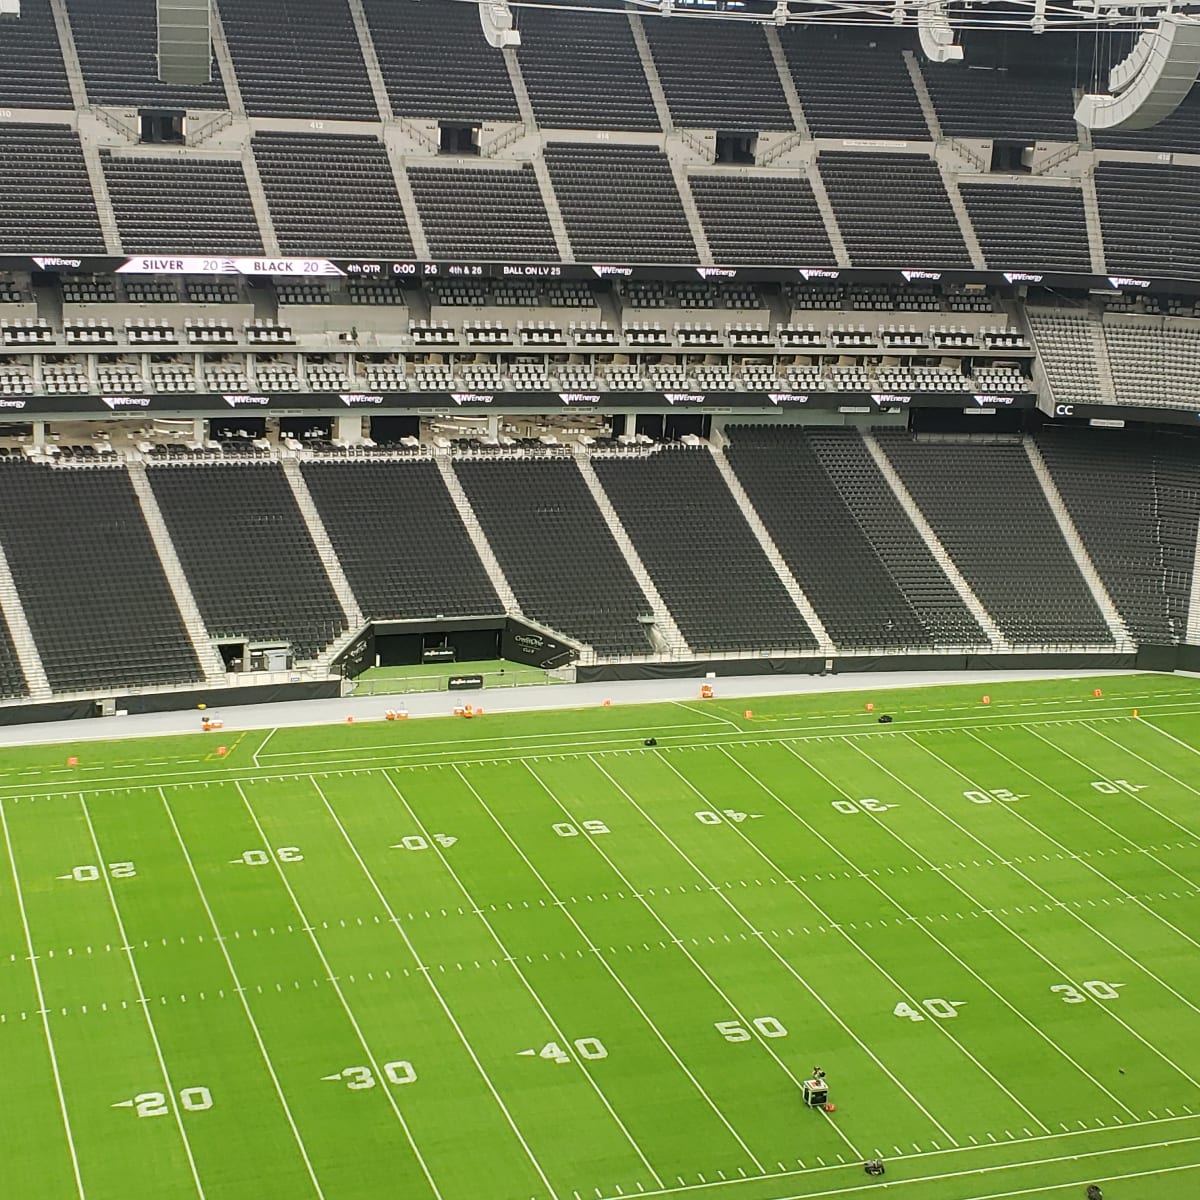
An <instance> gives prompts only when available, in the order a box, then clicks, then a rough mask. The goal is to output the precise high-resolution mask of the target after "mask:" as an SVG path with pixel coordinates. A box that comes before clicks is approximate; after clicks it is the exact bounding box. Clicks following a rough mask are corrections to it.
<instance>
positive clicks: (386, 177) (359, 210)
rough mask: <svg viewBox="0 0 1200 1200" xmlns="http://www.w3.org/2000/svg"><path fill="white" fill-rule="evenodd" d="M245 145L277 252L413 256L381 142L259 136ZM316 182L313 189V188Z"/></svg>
mask: <svg viewBox="0 0 1200 1200" xmlns="http://www.w3.org/2000/svg"><path fill="white" fill-rule="evenodd" d="M251 145H252V146H253V149H254V159H255V162H256V163H257V164H258V173H259V176H260V178H261V179H262V185H263V191H264V192H265V193H266V197H267V207H268V208H270V210H271V222H272V224H273V225H274V227H275V234H276V236H277V237H278V239H279V249H280V250H281V252H282V253H284V254H291V255H297V256H300V257H304V256H309V255H311V256H314V257H325V256H329V257H333V258H339V257H341V258H349V257H354V256H356V255H372V256H375V257H378V258H390V257H393V256H394V257H398V258H411V257H412V254H413V246H412V237H411V236H410V234H409V231H408V223H407V221H406V220H405V217H404V209H403V208H402V207H401V205H400V197H399V196H398V195H397V194H396V180H395V178H394V176H393V175H392V168H391V164H390V163H389V162H388V155H387V150H386V149H385V148H384V146H383V143H382V142H380V141H377V140H376V139H375V138H373V137H327V136H321V135H319V134H296V133H261V134H258V135H257V136H256V137H255V138H254V139H253V141H252V143H251ZM318 179H319V180H320V187H316V188H314V187H313V186H312V184H313V181H314V180H318Z"/></svg>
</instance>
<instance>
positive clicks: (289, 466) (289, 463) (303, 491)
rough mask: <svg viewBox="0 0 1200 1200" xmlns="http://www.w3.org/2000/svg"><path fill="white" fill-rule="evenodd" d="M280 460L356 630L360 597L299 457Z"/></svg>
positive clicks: (361, 620)
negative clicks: (311, 489) (319, 508)
mask: <svg viewBox="0 0 1200 1200" xmlns="http://www.w3.org/2000/svg"><path fill="white" fill-rule="evenodd" d="M281 462H282V464H283V474H284V478H286V479H287V481H288V484H289V486H290V487H291V489H292V495H293V496H295V498H296V507H297V508H299V509H300V515H301V516H302V517H303V518H304V524H305V526H306V527H307V528H308V535H309V537H311V538H312V540H313V545H314V546H316V548H317V554H318V555H319V556H320V559H321V563H322V565H323V566H324V568H325V574H326V575H328V576H329V582H330V584H332V585H333V590H334V594H335V595H336V596H337V598H338V602H339V603H340V604H341V606H342V612H343V613H344V614H345V616H346V623H347V624H348V625H349V627H350V629H352V630H356V631H357V630H359V629H361V628H362V626H363V624H364V623H365V622H364V618H363V614H362V609H361V608H359V606H358V601H357V600H356V599H355V598H354V592H353V590H352V589H351V587H350V581H349V580H348V579H347V578H346V575H345V573H344V572H343V571H342V564H341V563H340V562H339V561H338V556H337V552H336V551H335V550H334V548H333V543H332V542H331V541H330V540H329V534H328V533H326V531H325V522H324V521H322V520H321V514H320V513H319V512H317V506H316V504H314V503H313V498H312V493H311V492H310V491H309V490H308V484H307V483H305V482H304V476H303V474H301V471H300V463H299V461H298V460H297V459H295V458H290V457H288V458H284V459H282V460H281Z"/></svg>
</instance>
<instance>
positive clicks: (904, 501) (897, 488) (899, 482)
mask: <svg viewBox="0 0 1200 1200" xmlns="http://www.w3.org/2000/svg"><path fill="white" fill-rule="evenodd" d="M863 442H864V443H865V444H866V447H867V452H868V453H869V454H870V456H871V458H872V459H874V461H875V465H876V466H877V467H878V468H879V470H880V472H881V474H882V475H883V477H884V479H886V480H887V483H888V486H889V487H890V488H891V489H892V494H893V495H894V496H895V497H896V499H897V500H898V501H899V502H900V506H901V508H903V509H904V511H905V513H907V514H908V519H909V520H910V521H911V522H912V523H913V528H914V529H916V531H917V533H918V534H920V537H921V541H923V542H924V543H925V548H926V549H927V550H928V551H929V553H930V554H932V555H933V558H934V561H935V562H936V563H937V564H938V566H940V567H941V568H942V570H943V571H944V572H945V573H946V578H947V579H949V580H950V584H951V586H952V587H953V588H954V590H955V591H956V592H957V593H958V597H959V599H960V600H961V601H962V602H963V604H965V605H966V607H967V610H968V611H969V612H970V614H971V616H973V617H974V618H975V620H976V621H978V622H979V624H980V626H981V628H982V629H983V632H984V633H985V634H986V635H987V639H988V642H989V643H990V645H991V647H992V649H993V650H1000V651H1003V650H1007V649H1008V648H1009V646H1008V643H1007V642H1006V641H1005V639H1004V635H1003V634H1002V633H1001V632H1000V627H999V626H998V625H997V624H996V622H995V621H993V620H992V618H991V615H990V614H989V613H988V611H987V609H985V608H984V607H983V605H982V604H981V603H980V600H979V597H978V596H976V595H975V593H974V591H973V590H972V589H971V585H970V584H969V583H968V582H967V581H966V579H965V578H963V574H962V572H961V571H960V570H959V569H958V567H957V566H956V565H955V563H954V560H953V559H952V558H951V557H950V555H949V553H948V552H947V550H946V547H945V546H943V545H942V541H941V539H940V538H939V537H938V535H937V534H936V533H934V532H933V528H932V526H931V525H930V524H929V522H928V521H926V520H925V514H924V513H923V512H921V510H920V509H919V508H918V507H917V502H916V501H915V500H914V499H913V498H912V493H911V492H910V491H909V490H908V488H907V487H905V486H904V480H903V479H901V478H900V476H899V475H898V474H897V473H896V468H895V467H893V466H892V464H891V461H890V460H889V459H888V456H887V455H886V454H884V452H883V447H882V446H881V445H880V444H879V443H878V442H877V441H876V440H875V438H874V436H873V435H872V434H869V433H864V434H863Z"/></svg>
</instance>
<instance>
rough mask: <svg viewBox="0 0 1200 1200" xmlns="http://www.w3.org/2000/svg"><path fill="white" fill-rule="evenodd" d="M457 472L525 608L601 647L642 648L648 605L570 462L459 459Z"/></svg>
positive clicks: (607, 650) (607, 651)
mask: <svg viewBox="0 0 1200 1200" xmlns="http://www.w3.org/2000/svg"><path fill="white" fill-rule="evenodd" d="M454 471H455V474H456V475H457V476H458V478H459V479H460V480H461V481H462V485H463V487H464V489H465V490H466V493H467V495H468V497H469V498H470V500H471V506H472V508H474V510H475V515H476V516H477V517H478V518H479V523H480V525H481V526H482V527H483V531H484V533H485V535H486V536H487V539H488V543H489V544H490V545H491V547H492V550H493V551H494V552H495V555H496V558H497V559H498V560H499V562H500V568H501V570H502V571H503V572H504V575H505V578H506V579H507V580H508V582H509V585H510V586H511V587H512V589H513V592H514V593H515V594H516V597H517V603H518V604H519V605H520V606H521V611H522V612H523V613H524V614H525V615H526V616H528V617H532V618H533V619H534V620H536V621H540V622H542V623H543V624H545V625H548V626H550V627H551V628H552V629H556V630H558V631H559V632H561V633H563V634H566V635H567V636H568V637H572V638H577V639H579V640H580V641H583V642H585V643H587V644H588V645H590V646H592V647H594V648H595V650H596V652H597V653H598V654H601V655H617V654H648V653H650V649H651V648H650V644H649V642H648V641H647V639H646V635H645V633H644V632H643V631H642V627H641V625H640V624H639V623H638V617H639V616H640V615H643V614H645V613H647V612H649V610H650V606H649V604H648V602H647V601H646V598H645V596H643V595H642V591H641V588H640V587H638V584H637V581H636V580H635V579H634V578H633V575H632V574H631V573H630V570H629V567H628V566H627V565H626V563H625V559H624V557H623V556H622V554H621V551H620V550H619V549H618V548H617V545H616V543H615V542H614V541H613V538H612V534H611V533H609V530H608V526H607V525H606V524H605V523H604V518H603V517H602V516H601V515H600V510H599V509H598V508H597V507H596V502H595V500H594V499H593V498H592V494H591V492H589V491H588V488H587V484H586V483H585V482H584V480H583V476H582V475H581V474H580V473H579V468H578V467H577V466H576V465H575V463H574V461H573V460H571V459H568V458H540V457H539V458H527V459H519V460H516V461H510V460H504V461H494V460H493V461H488V460H486V459H458V460H456V461H455V463H454Z"/></svg>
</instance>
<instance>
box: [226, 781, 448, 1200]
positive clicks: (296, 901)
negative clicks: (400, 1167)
mask: <svg viewBox="0 0 1200 1200" xmlns="http://www.w3.org/2000/svg"><path fill="white" fill-rule="evenodd" d="M234 787H236V788H237V793H238V795H239V796H240V797H241V798H242V803H243V804H244V805H245V807H246V812H248V813H249V814H250V819H251V820H252V821H253V822H254V828H255V829H257V830H258V836H259V837H260V838H261V839H262V845H264V846H269V845H270V844H271V842H270V840H269V839H268V838H267V832H266V830H265V829H263V827H262V822H261V821H259V819H258V814H257V813H256V812H255V811H254V809H253V808H252V807H251V805H250V798H249V797H248V796H247V795H246V793H245V791H244V790H243V789H242V785H241V783H240V782H238V781H236V780H235V781H234ZM271 861H272V862H273V863H274V864H275V871H276V873H277V874H278V875H279V880H280V882H281V883H282V884H283V886H284V889H285V890H286V891H287V894H288V896H290V897H291V901H292V905H293V907H294V908H295V909H296V913H297V915H298V916H299V917H300V924H301V925H302V926H303V927H304V929H305V931H306V932H307V934H308V937H309V940H310V941H311V942H312V945H313V949H314V950H315V951H316V952H317V957H318V958H319V959H320V960H321V966H323V967H324V968H325V976H326V978H327V979H328V980H329V982H330V984H331V985H332V987H333V990H334V991H335V992H336V993H337V998H338V999H339V1000H340V1001H341V1002H342V1008H344V1009H345V1010H346V1017H347V1019H348V1020H349V1022H350V1026H351V1028H352V1029H353V1030H354V1033H355V1035H356V1036H357V1038H358V1043H359V1045H360V1046H362V1048H363V1053H364V1054H365V1055H366V1056H367V1061H368V1062H369V1063H370V1064H371V1069H372V1070H373V1071H374V1072H375V1078H376V1079H384V1078H386V1076H385V1075H384V1073H383V1069H382V1068H381V1067H380V1065H379V1060H378V1058H376V1056H375V1052H374V1051H373V1050H372V1049H371V1047H370V1045H369V1044H368V1043H367V1039H366V1036H365V1035H364V1034H363V1031H362V1026H360V1025H359V1023H358V1018H357V1017H356V1016H355V1015H354V1010H353V1009H352V1008H351V1007H350V1002H349V1001H348V1000H347V999H346V993H345V992H343V991H342V985H341V984H340V983H339V982H338V977H337V976H336V975H335V974H334V971H333V967H332V965H331V964H330V962H329V959H328V958H326V957H325V949H324V947H323V946H322V945H321V943H320V941H319V940H318V939H317V934H316V929H315V928H314V926H313V923H312V922H311V921H310V920H309V919H308V915H307V914H306V913H305V911H304V908H303V907H302V906H301V904H300V898H299V897H298V896H297V895H296V892H295V889H294V888H293V887H292V881H291V880H290V879H288V877H287V872H286V871H285V870H284V869H283V865H282V863H280V861H279V860H278V859H277V858H276V857H275V856H274V855H272V856H271ZM383 1092H384V1095H385V1096H386V1097H387V1102H388V1105H389V1106H390V1107H391V1110H392V1113H393V1114H394V1116H395V1118H396V1121H397V1122H398V1123H399V1125H400V1128H401V1129H402V1130H403V1131H404V1137H405V1139H406V1141H407V1142H408V1144H409V1146H410V1148H411V1149H412V1152H413V1154H414V1156H415V1157H416V1160H417V1162H418V1163H419V1164H420V1167H421V1172H422V1174H424V1176H425V1179H426V1181H427V1182H428V1184H429V1187H430V1190H431V1191H432V1192H433V1194H434V1196H435V1197H437V1200H442V1193H441V1191H440V1190H439V1189H438V1185H437V1183H436V1182H435V1181H434V1178H433V1175H432V1173H431V1172H430V1170H429V1165H428V1163H426V1161H425V1156H424V1155H423V1154H422V1153H421V1148H420V1147H419V1146H418V1145H417V1143H416V1139H415V1138H414V1137H413V1135H412V1131H411V1130H410V1129H409V1127H408V1122H407V1121H406V1120H405V1119H404V1114H403V1113H402V1112H401V1111H400V1106H399V1105H398V1104H397V1103H396V1097H395V1096H394V1095H392V1089H391V1088H388V1087H385V1088H384V1089H383Z"/></svg>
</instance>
